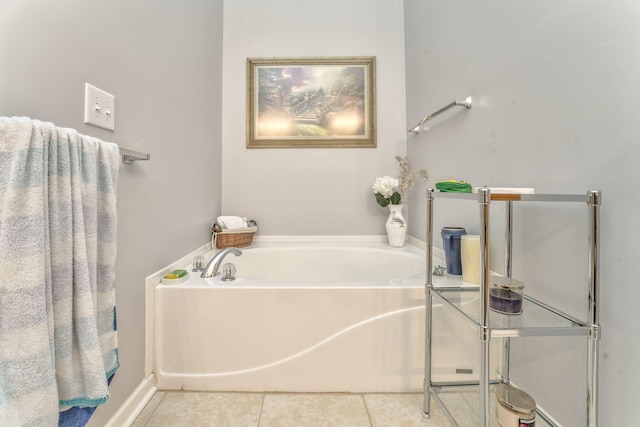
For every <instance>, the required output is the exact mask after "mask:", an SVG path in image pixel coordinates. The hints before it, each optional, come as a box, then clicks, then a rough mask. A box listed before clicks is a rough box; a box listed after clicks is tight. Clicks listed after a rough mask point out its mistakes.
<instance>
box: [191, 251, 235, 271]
mask: <svg viewBox="0 0 640 427" xmlns="http://www.w3.org/2000/svg"><path fill="white" fill-rule="evenodd" d="M230 253H232V254H234V255H235V256H240V255H242V251H241V250H240V249H238V248H226V249H223V250H221V251H220V252H218V253H217V254H215V255H214V256H213V258H211V261H209V264H207V266H206V267H205V268H204V270H202V274H201V275H200V277H213V276H217V275H218V274H220V272H219V271H218V269H219V268H220V264H222V260H223V259H224V257H226V256H227V255H228V254H230Z"/></svg>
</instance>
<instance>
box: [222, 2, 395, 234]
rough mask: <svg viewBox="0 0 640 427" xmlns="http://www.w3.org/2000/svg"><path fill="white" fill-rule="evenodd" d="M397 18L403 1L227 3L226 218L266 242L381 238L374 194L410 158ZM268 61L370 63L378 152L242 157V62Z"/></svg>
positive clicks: (264, 152)
mask: <svg viewBox="0 0 640 427" xmlns="http://www.w3.org/2000/svg"><path fill="white" fill-rule="evenodd" d="M402 11H403V7H402V2H401V1H399V0H375V1H371V0H348V1H344V0H327V1H322V2H308V1H307V2H301V1H297V0H270V1H259V0H253V1H242V2H238V1H226V2H225V6H224V23H225V25H224V62H223V69H224V90H223V113H222V117H223V120H222V122H223V129H222V136H223V137H222V144H223V156H224V161H223V170H222V173H223V180H222V182H223V188H222V209H223V211H224V214H225V215H241V216H249V217H251V218H254V219H256V220H257V221H258V225H259V234H264V235H283V234H284V235H324V234H328V235H362V234H365V235H371V234H383V233H384V220H385V218H386V217H387V216H388V215H389V212H388V210H386V209H383V208H381V207H380V206H378V205H377V204H376V202H375V199H374V197H373V193H372V191H371V186H372V185H373V182H374V181H375V179H376V178H377V177H378V176H382V175H396V174H397V172H398V165H397V162H396V161H395V158H394V157H395V156H396V155H402V156H403V155H405V153H406V145H405V144H406V133H405V131H404V126H405V125H404V121H405V112H404V105H405V87H404V32H403V25H404V23H403V19H404V18H403V12H402ZM272 56H281V57H282V56H375V57H376V60H377V100H378V102H377V105H378V110H377V115H378V121H377V124H378V148H377V149H373V148H336V149H331V148H319V149H314V148H307V149H250V150H249V149H246V148H245V129H246V128H245V118H246V112H245V103H246V71H245V70H246V58H247V57H272Z"/></svg>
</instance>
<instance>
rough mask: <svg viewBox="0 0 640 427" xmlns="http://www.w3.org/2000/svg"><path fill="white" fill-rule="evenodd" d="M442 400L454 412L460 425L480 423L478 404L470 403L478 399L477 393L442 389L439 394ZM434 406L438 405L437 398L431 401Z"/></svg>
mask: <svg viewBox="0 0 640 427" xmlns="http://www.w3.org/2000/svg"><path fill="white" fill-rule="evenodd" d="M438 396H439V397H440V400H442V402H443V403H444V404H445V405H446V406H447V409H448V410H449V412H450V413H451V414H453V416H454V418H455V420H456V422H457V423H458V425H459V426H460V427H475V426H477V425H478V420H479V415H478V409H477V408H478V406H476V407H475V408H474V407H473V406H472V405H471V404H470V403H469V402H470V401H473V400H476V401H477V398H476V397H477V396H478V394H477V393H465V392H457V393H454V392H448V391H442V392H440V393H439V394H438ZM431 402H432V403H431V405H432V406H434V405H435V406H436V407H437V406H438V403H437V402H436V400H435V399H432V401H431Z"/></svg>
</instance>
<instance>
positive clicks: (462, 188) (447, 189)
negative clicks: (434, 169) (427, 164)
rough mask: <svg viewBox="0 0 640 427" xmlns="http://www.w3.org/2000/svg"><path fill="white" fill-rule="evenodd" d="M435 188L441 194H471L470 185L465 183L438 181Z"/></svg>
mask: <svg viewBox="0 0 640 427" xmlns="http://www.w3.org/2000/svg"><path fill="white" fill-rule="evenodd" d="M436 188H437V189H438V190H440V191H442V192H443V193H471V189H472V187H471V185H470V184H468V183H467V182H466V181H456V180H453V179H451V180H448V181H440V182H436Z"/></svg>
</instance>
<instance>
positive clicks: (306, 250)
mask: <svg viewBox="0 0 640 427" xmlns="http://www.w3.org/2000/svg"><path fill="white" fill-rule="evenodd" d="M267 246H268V245H267ZM210 256H211V254H209V255H208V256H207V258H209V257H210ZM227 262H232V263H234V264H235V265H236V267H237V279H236V280H235V281H233V282H221V281H220V279H219V276H216V277H215V278H212V279H201V278H199V274H197V273H191V278H190V279H189V280H188V281H187V282H184V283H183V284H179V285H158V286H156V287H155V316H156V321H155V326H156V327H155V329H156V336H155V343H156V344H155V345H156V351H155V355H156V359H155V373H156V376H157V385H158V387H159V388H160V389H185V390H209V391H291V392H327V391H336V392H337V391H346V392H408V391H419V390H422V386H423V377H424V375H423V373H424V328H425V321H424V317H425V311H424V297H425V294H424V281H425V276H424V268H425V267H424V265H425V261H424V254H423V253H421V251H419V250H417V249H415V248H413V247H410V246H408V247H407V248H405V249H389V248H388V247H386V245H382V244H367V245H359V246H352V245H340V246H338V245H335V246H327V245H298V246H277V245H276V246H275V247H254V248H250V249H245V250H244V251H243V255H241V256H240V257H235V256H233V255H228V256H227V257H226V258H225V260H224V262H223V264H224V263H227ZM188 268H190V266H189V267H188ZM434 322H443V323H442V324H446V328H437V329H434V330H435V331H436V332H435V336H434V346H435V348H437V351H435V352H434V365H435V367H434V376H435V378H436V379H437V380H441V381H452V380H461V381H463V380H470V379H473V378H475V377H476V376H475V375H474V374H471V375H470V374H465V373H456V372H460V369H462V370H463V371H462V372H468V370H469V369H472V370H473V371H474V372H477V367H476V362H475V360H477V359H475V358H474V354H476V351H477V349H478V345H477V344H476V343H477V341H476V339H475V338H476V337H475V335H474V333H473V330H472V329H471V328H469V327H467V326H466V325H464V324H461V323H460V321H459V320H458V319H457V318H454V317H450V315H449V314H447V313H444V312H443V310H442V308H440V307H436V309H435V310H434ZM438 331H445V332H438ZM461 336H462V337H463V338H462V339H461V338H460V337H461Z"/></svg>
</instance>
